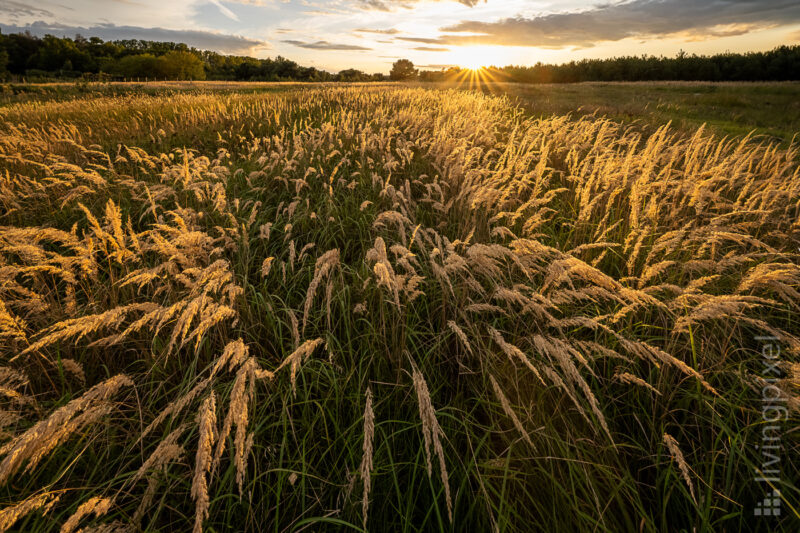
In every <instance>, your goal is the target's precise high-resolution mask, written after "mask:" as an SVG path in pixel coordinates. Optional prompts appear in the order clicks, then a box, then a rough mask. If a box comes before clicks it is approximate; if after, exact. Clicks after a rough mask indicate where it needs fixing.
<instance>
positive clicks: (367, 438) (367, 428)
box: [358, 387, 375, 530]
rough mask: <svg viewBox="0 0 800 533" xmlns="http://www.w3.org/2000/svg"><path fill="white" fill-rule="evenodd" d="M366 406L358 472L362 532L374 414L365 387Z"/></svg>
mask: <svg viewBox="0 0 800 533" xmlns="http://www.w3.org/2000/svg"><path fill="white" fill-rule="evenodd" d="M366 396H367V404H366V406H365V407H364V444H363V446H362V449H363V452H364V453H363V455H362V457H361V466H359V468H358V471H359V474H360V475H361V481H362V482H363V483H364V495H363V498H362V500H361V514H362V516H363V525H364V530H366V529H367V512H368V511H369V491H370V488H371V487H372V479H371V475H372V439H373V437H374V436H375V414H374V413H373V412H372V389H370V388H369V387H367V394H366Z"/></svg>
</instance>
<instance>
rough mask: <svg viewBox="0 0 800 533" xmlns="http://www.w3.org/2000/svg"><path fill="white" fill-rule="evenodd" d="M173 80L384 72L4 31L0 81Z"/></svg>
mask: <svg viewBox="0 0 800 533" xmlns="http://www.w3.org/2000/svg"><path fill="white" fill-rule="evenodd" d="M12 77H13V78H17V79H22V78H25V79H27V80H29V81H35V80H39V79H53V78H58V79H65V78H67V79H68V78H90V79H100V80H104V79H137V78H138V79H140V80H142V81H144V80H145V79H151V80H152V79H159V80H162V79H169V80H231V81H255V80H259V81H379V80H383V79H384V76H383V75H382V74H367V73H365V72H362V71H360V70H356V69H347V70H343V71H341V72H338V73H336V74H332V73H330V72H326V71H324V70H319V69H316V68H314V67H303V66H300V65H298V64H297V63H295V62H294V61H291V60H289V59H286V58H284V57H281V56H278V57H275V58H267V59H256V58H254V57H247V56H236V55H226V54H220V53H217V52H212V51H209V50H198V49H196V48H194V47H189V46H187V45H186V44H183V43H173V42H158V41H145V40H137V39H128V40H118V41H103V40H102V39H100V38H98V37H90V38H85V37H82V36H80V35H77V36H75V38H69V37H55V36H53V35H46V36H44V37H41V38H40V37H37V36H34V35H31V34H30V33H13V34H7V35H6V34H0V79H10V78H12Z"/></svg>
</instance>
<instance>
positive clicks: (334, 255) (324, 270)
mask: <svg viewBox="0 0 800 533" xmlns="http://www.w3.org/2000/svg"><path fill="white" fill-rule="evenodd" d="M338 265H339V250H338V249H337V248H334V249H333V250H328V251H327V252H325V253H324V254H322V255H321V256H319V258H318V259H317V262H316V264H315V265H314V277H313V278H312V279H311V283H309V285H308V290H307V291H306V301H305V304H304V306H303V329H302V330H301V332H302V333H305V330H306V323H307V322H308V314H309V312H310V311H311V304H312V303H313V302H314V295H315V294H316V292H317V288H318V287H319V284H320V283H321V282H322V280H323V279H324V278H325V277H326V276H329V275H330V272H331V271H332V270H333V269H334V268H336V267H337V266H338Z"/></svg>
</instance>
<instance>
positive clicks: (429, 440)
mask: <svg viewBox="0 0 800 533" xmlns="http://www.w3.org/2000/svg"><path fill="white" fill-rule="evenodd" d="M411 369H412V378H413V381H414V389H415V390H416V391H417V403H418V405H419V417H420V420H421V421H422V436H423V438H424V441H425V462H426V464H427V466H428V476H430V475H431V448H433V453H434V454H435V455H436V456H437V457H438V458H439V473H440V475H441V477H442V484H444V497H445V501H446V502H447V516H448V518H449V520H450V522H452V521H453V502H452V500H451V498H450V482H449V480H448V479H449V478H448V475H447V466H446V465H445V462H444V450H443V449H442V442H441V440H440V437H443V436H444V433H443V432H442V428H441V427H439V422H438V421H437V420H436V411H435V410H434V408H433V404H432V403H431V395H430V392H429V391H428V384H427V383H426V382H425V378H424V377H423V376H422V373H421V372H420V371H419V369H418V368H417V365H415V364H414V362H413V361H412V362H411Z"/></svg>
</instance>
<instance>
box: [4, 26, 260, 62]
mask: <svg viewBox="0 0 800 533" xmlns="http://www.w3.org/2000/svg"><path fill="white" fill-rule="evenodd" d="M0 29H2V31H3V33H21V32H25V31H30V32H31V33H32V34H33V35H38V36H40V37H42V36H44V35H46V34H51V35H56V36H59V37H60V36H67V37H72V36H74V35H76V34H81V35H83V36H84V37H100V38H101V39H104V40H107V41H116V40H125V39H144V40H148V41H171V42H178V43H186V44H187V45H189V46H194V47H195V48H200V49H203V50H216V51H218V52H223V53H227V54H254V53H255V51H256V50H259V49H266V48H269V44H268V43H266V42H265V41H260V40H257V39H251V38H249V37H241V36H239V35H228V34H224V33H217V32H211V31H203V30H168V29H165V28H141V27H138V26H117V25H115V24H99V25H96V26H89V27H81V26H67V25H64V24H49V23H45V22H34V23H32V24H27V25H23V26H12V25H6V24H1V23H0Z"/></svg>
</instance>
